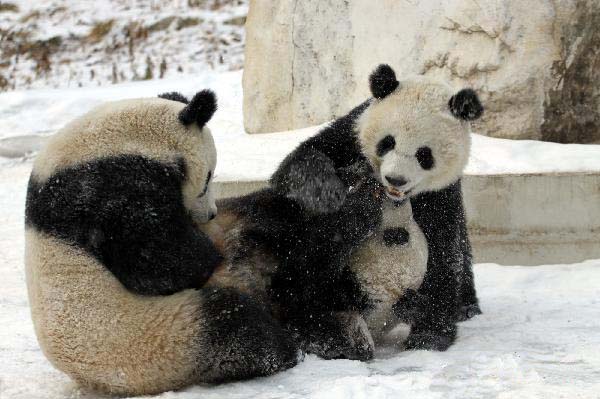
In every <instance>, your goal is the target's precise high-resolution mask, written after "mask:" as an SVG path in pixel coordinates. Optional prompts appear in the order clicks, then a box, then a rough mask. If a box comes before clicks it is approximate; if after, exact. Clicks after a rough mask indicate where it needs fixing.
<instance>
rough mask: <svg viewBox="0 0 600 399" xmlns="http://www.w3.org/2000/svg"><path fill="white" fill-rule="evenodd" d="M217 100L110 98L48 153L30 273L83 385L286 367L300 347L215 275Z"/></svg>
mask: <svg viewBox="0 0 600 399" xmlns="http://www.w3.org/2000/svg"><path fill="white" fill-rule="evenodd" d="M215 110H216V98H215V96H214V94H213V93H212V92H210V91H206V90H204V91H200V92H199V93H197V94H196V95H195V96H194V97H193V98H192V99H191V100H190V101H188V99H187V98H185V97H183V96H181V95H177V94H174V93H171V94H168V95H165V96H163V98H150V99H134V100H124V101H117V102H111V103H106V104H104V105H101V106H99V107H97V108H95V109H93V110H92V111H90V112H89V113H88V114H86V115H84V116H82V117H80V118H78V119H76V120H75V121H73V122H72V123H70V124H68V125H67V126H65V127H64V128H63V129H62V130H60V131H59V132H58V133H57V134H56V135H55V136H53V138H52V139H51V140H50V142H49V143H48V145H47V146H46V148H45V149H44V150H43V151H42V152H41V153H40V154H39V155H38V156H37V158H36V160H35V163H34V165H33V170H32V173H31V177H30V181H29V186H28V190H27V200H26V210H25V223H26V233H25V235H26V250H25V254H26V259H25V265H26V275H27V287H28V293H29V301H30V305H31V314H32V319H33V323H34V326H35V332H36V335H37V338H38V341H39V344H40V346H41V348H42V351H43V352H44V354H45V355H46V357H47V358H48V359H49V360H50V362H51V363H52V364H53V365H54V366H55V367H56V368H58V369H59V370H61V371H63V372H64V373H66V374H68V375H69V376H70V377H71V378H73V379H74V380H75V381H77V382H78V383H79V384H81V385H82V386H84V387H86V388H89V389H93V390H99V391H102V392H105V393H109V394H118V395H142V394H144V395H149V394H156V393H159V392H163V391H167V390H173V389H178V388H181V387H184V386H186V385H189V384H194V383H199V382H221V381H227V380H234V379H241V378H249V377H253V376H262V375H268V374H272V373H274V372H276V371H278V370H283V369H286V368H289V367H292V366H293V365H295V364H296V362H297V360H298V348H297V345H296V344H295V342H294V341H293V340H292V339H291V338H289V333H287V332H286V331H284V330H283V329H282V328H281V327H280V325H279V323H277V322H276V320H275V319H274V318H273V317H272V315H271V314H270V312H268V311H265V308H264V306H263V305H262V304H261V303H260V301H257V300H255V299H254V298H252V297H250V296H249V295H247V294H245V293H243V292H240V291H238V290H236V289H235V288H233V287H231V286H221V285H219V284H218V282H217V281H214V279H212V277H213V274H214V272H215V270H217V269H218V268H219V267H220V265H221V263H222V261H223V257H222V254H220V252H219V251H218V250H217V248H216V246H215V245H214V244H213V242H211V240H210V239H209V238H208V237H207V235H206V234H204V233H202V231H201V230H200V229H198V228H197V226H198V225H200V226H201V225H203V224H205V223H206V222H207V221H208V220H209V219H211V218H214V216H215V213H216V208H215V203H214V200H213V199H212V196H211V180H212V175H213V171H214V168H215V163H216V152H215V147H214V142H213V139H212V136H211V132H210V130H209V129H208V128H207V127H206V123H207V122H208V121H209V120H210V119H211V117H212V115H213V113H214V112H215Z"/></svg>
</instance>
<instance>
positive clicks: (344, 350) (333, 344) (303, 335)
mask: <svg viewBox="0 0 600 399" xmlns="http://www.w3.org/2000/svg"><path fill="white" fill-rule="evenodd" d="M310 325H311V326H312V327H311V328H309V329H304V330H303V332H300V333H299V334H297V339H298V340H299V341H300V347H301V348H302V350H304V351H305V352H306V353H311V354H315V355H317V356H319V357H321V358H323V359H327V360H330V359H350V360H361V361H367V360H371V359H373V356H374V350H375V344H374V343H373V338H372V337H371V333H370V331H369V329H368V327H367V323H366V322H365V320H364V319H363V318H362V316H360V315H358V314H355V313H347V312H338V313H334V314H328V315H323V317H322V318H319V317H317V318H313V319H311V322H310Z"/></svg>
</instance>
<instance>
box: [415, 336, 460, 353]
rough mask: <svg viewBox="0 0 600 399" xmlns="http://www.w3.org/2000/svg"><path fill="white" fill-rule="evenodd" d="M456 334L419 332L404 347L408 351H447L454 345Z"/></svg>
mask: <svg viewBox="0 0 600 399" xmlns="http://www.w3.org/2000/svg"><path fill="white" fill-rule="evenodd" d="M455 339H456V332H454V331H453V332H447V333H434V332H418V333H414V334H413V333H411V334H410V335H409V336H408V338H407V339H406V341H405V342H404V346H405V348H406V349H408V350H416V349H421V350H432V351H441V352H443V351H445V350H446V349H448V348H449V347H450V346H452V344H453V343H454V340H455Z"/></svg>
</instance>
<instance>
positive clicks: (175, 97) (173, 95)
mask: <svg viewBox="0 0 600 399" xmlns="http://www.w3.org/2000/svg"><path fill="white" fill-rule="evenodd" d="M158 97H159V98H164V99H165V100H171V101H177V102H180V103H184V104H187V103H189V102H190V101H189V100H188V99H187V98H186V97H185V96H184V95H183V94H181V93H179V92H176V91H171V92H168V93H162V94H159V95H158Z"/></svg>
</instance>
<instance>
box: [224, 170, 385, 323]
mask: <svg viewBox="0 0 600 399" xmlns="http://www.w3.org/2000/svg"><path fill="white" fill-rule="evenodd" d="M375 191H376V187H374V185H373V182H363V184H361V186H360V188H359V189H357V190H356V191H355V192H352V193H351V194H350V195H349V196H348V198H347V200H346V202H345V204H344V206H343V207H342V208H341V209H340V210H339V211H337V212H334V213H330V214H326V215H311V214H308V213H306V212H305V211H304V209H303V208H302V207H301V206H300V205H299V204H298V203H297V202H296V201H295V200H293V199H289V198H286V197H284V196H281V195H279V194H277V193H275V192H274V191H273V190H271V189H264V190H261V191H258V192H255V193H252V194H249V195H246V196H243V197H240V198H232V199H228V200H224V201H220V202H219V203H218V207H219V209H221V211H223V212H233V213H235V214H238V215H243V216H242V217H243V218H244V226H245V228H244V232H243V236H244V245H245V246H247V245H251V246H255V247H261V248H262V249H263V251H264V252H266V253H269V254H273V255H274V256H275V258H276V259H277V261H278V264H279V268H278V270H277V273H276V274H275V275H274V276H272V278H271V285H270V292H269V295H270V297H271V299H272V301H273V302H274V303H277V304H278V306H280V307H281V309H282V317H283V318H286V317H287V316H288V315H294V316H293V317H295V315H296V314H299V313H301V314H308V313H310V312H321V311H343V310H347V309H353V310H358V309H365V308H366V307H367V306H369V303H368V302H367V300H366V295H365V293H363V292H362V291H361V289H360V285H359V283H358V281H357V279H356V277H355V276H354V274H353V273H352V272H351V271H350V269H349V268H348V259H349V256H350V252H351V250H352V249H353V248H355V247H356V246H357V245H358V244H359V243H360V242H362V241H363V240H364V239H365V238H366V237H367V236H368V235H369V234H370V233H371V232H372V231H373V230H374V229H375V228H376V227H377V226H378V224H379V223H380V222H381V199H380V198H378V197H377V196H375V195H373V193H374V192H375ZM289 317H292V316H289Z"/></svg>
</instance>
